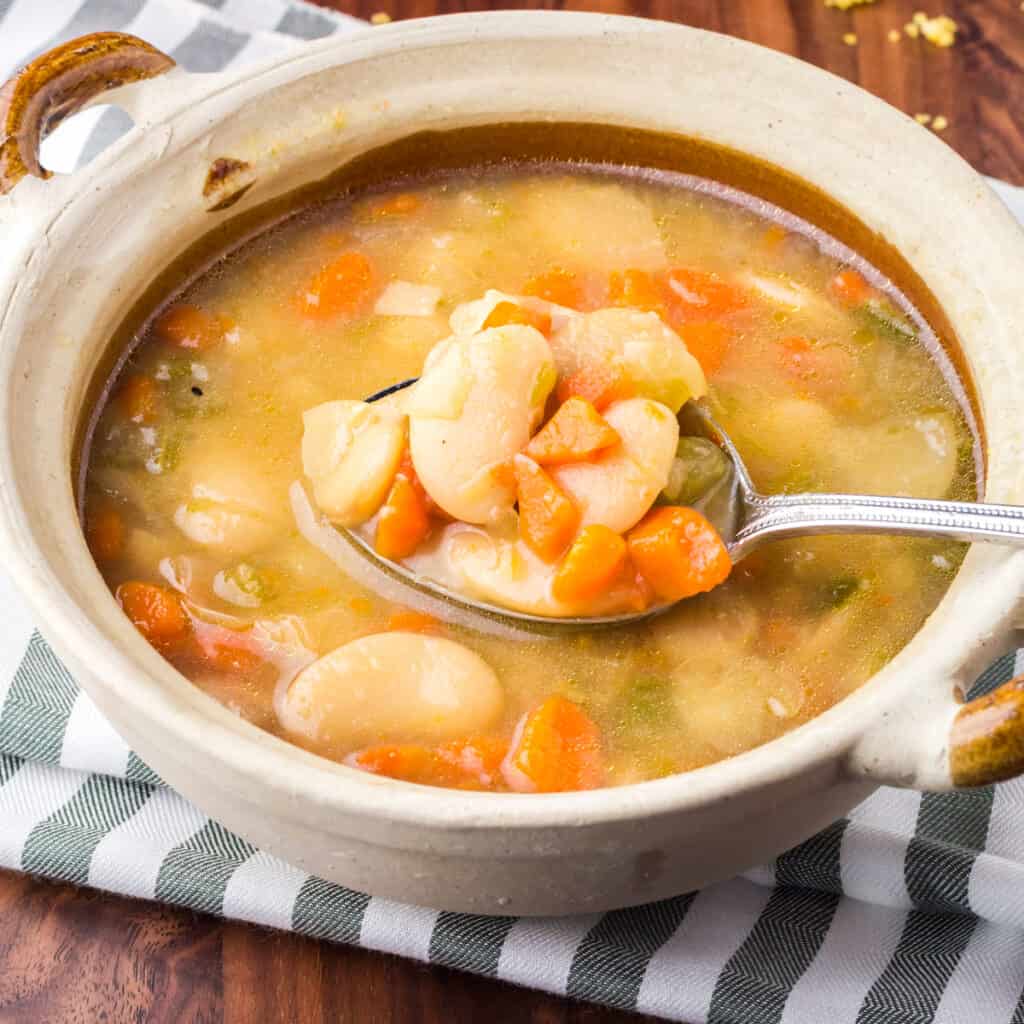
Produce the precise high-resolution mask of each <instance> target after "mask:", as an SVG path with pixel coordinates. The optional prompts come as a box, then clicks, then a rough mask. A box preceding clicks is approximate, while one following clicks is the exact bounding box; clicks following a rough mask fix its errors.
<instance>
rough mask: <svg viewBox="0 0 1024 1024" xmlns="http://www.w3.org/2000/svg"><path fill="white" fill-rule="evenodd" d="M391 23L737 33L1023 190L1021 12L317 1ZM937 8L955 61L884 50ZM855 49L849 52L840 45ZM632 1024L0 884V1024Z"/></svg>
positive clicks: (287, 942)
mask: <svg viewBox="0 0 1024 1024" xmlns="http://www.w3.org/2000/svg"><path fill="white" fill-rule="evenodd" d="M321 2H323V3H324V4H325V6H333V7H335V8H337V9H339V10H343V11H346V12H347V13H349V14H355V15H359V16H362V17H369V16H370V15H372V14H374V13H377V12H378V11H384V12H386V13H388V14H390V15H391V16H392V17H393V18H394V19H396V20H397V19H400V18H411V17H422V16H426V15H430V14H439V13H449V12H454V11H464V10H486V9H490V8H494V7H517V8H523V7H554V8H567V9H578V10H600V11H604V12H607V13H621V14H638V15H643V16H648V17H656V18H664V19H667V20H677V21H682V22H685V23H686V24H690V25H698V26H700V27H703V28H710V29H715V30H717V31H721V32H728V33H730V34H732V35H736V36H741V37H743V38H745V39H750V40H753V41H754V42H757V43H761V44H763V45H765V46H771V47H774V48H775V49H778V50H783V51H785V52H787V53H791V54H794V55H796V56H799V57H802V58H804V59H805V60H808V61H811V62H813V63H815V64H819V65H821V66H823V67H826V68H828V69H830V70H831V71H834V72H836V73H837V74H840V75H843V76H844V77H846V78H848V79H850V80H852V81H855V82H859V83H860V84H861V85H863V86H864V87H865V88H867V89H869V90H871V91H872V92H874V93H876V94H877V95H878V96H881V97H882V98H884V99H886V100H888V101H889V102H890V103H893V104H894V105H895V106H897V107H899V108H900V109H902V110H904V111H906V112H907V113H910V114H916V113H928V114H932V115H937V114H942V115H944V116H945V117H947V118H948V119H949V127H948V128H947V129H946V130H945V132H943V138H944V139H945V140H946V141H947V142H948V143H949V144H950V145H951V146H953V147H954V148H955V149H957V150H958V151H959V152H960V153H961V154H962V155H963V156H964V157H966V159H968V160H969V161H970V162H971V163H972V164H973V165H974V166H975V167H977V168H978V169H979V170H982V171H984V172H985V173H987V174H992V175H995V176H997V177H1001V178H1004V179H1006V180H1007V181H1012V182H1014V183H1015V184H1022V185H1024V11H1022V10H1021V8H1020V2H1019V0H942V2H941V3H937V4H936V3H933V4H931V5H926V4H922V3H921V0H880V2H879V3H877V4H875V5H871V6H868V7H862V8H860V9H859V10H857V11H855V12H853V13H841V12H838V11H834V10H828V9H826V8H825V7H824V4H823V2H822V0H789V2H786V0H589V2H588V0H581V2H573V0H570V2H566V3H558V2H548V3H544V2H536V3H504V4H490V3H486V2H482V0H475V2H456V0H329V2H328V0H321ZM921 7H927V8H928V11H929V13H932V14H935V13H938V12H939V10H940V9H941V11H943V12H944V13H947V14H949V15H951V16H952V17H953V18H955V19H956V21H957V22H958V23H959V24H960V26H961V31H960V36H959V39H958V42H957V45H956V46H954V47H953V48H951V49H948V50H941V49H937V48H935V47H932V46H930V45H929V44H927V43H924V42H923V41H920V40H918V41H913V40H910V39H907V38H905V37H904V38H903V39H902V40H901V42H899V43H891V42H889V41H888V38H887V34H888V32H889V31H890V30H891V29H894V28H895V29H898V28H900V27H901V26H902V25H903V24H904V23H905V22H906V21H908V20H909V19H910V17H911V15H912V14H913V12H914V11H915V10H917V9H920V8H921ZM847 32H855V33H856V35H857V37H858V43H857V45H856V46H848V45H847V44H846V43H844V42H843V35H844V34H845V33H847ZM307 1020H308V1021H317V1020H330V1021H332V1022H350V1021H351V1022H358V1024H391V1022H402V1024H404V1022H417V1024H442V1022H444V1024H461V1022H463V1021H473V1022H475V1021H481V1020H490V1021H500V1022H501V1024H519V1022H522V1024H585V1022H586V1024H613V1022H616V1024H624V1022H626V1021H634V1022H635V1021H642V1020H643V1018H639V1017H636V1016H632V1015H625V1014H619V1013H615V1012H613V1011H609V1010H602V1009H598V1008H594V1007H587V1006H583V1005H580V1004H577V1003H572V1002H570V1001H568V1000H564V999H557V998H553V997H549V996H545V995H542V994H539V993H534V992H527V991H524V990H522V989H516V988H513V987H511V986H508V985H503V984H500V983H498V982H493V981H484V980H482V979H479V978H474V977H472V976H469V975H465V974H459V973H456V972H453V971H449V970H445V969H442V968H431V967H424V966H422V965H418V964H412V963H408V962H405V961H402V960H399V959H396V958H394V957H387V956H381V955H379V954H374V953H366V952H363V951H361V950H357V949H352V948H347V947H341V946H333V945H330V944H328V943H323V942H314V941H311V940H309V939H303V938H299V937H297V936H294V935H286V934H280V933H274V932H270V931H267V930H265V929H260V928H254V927H250V926H247V925H242V924H234V923H231V922H224V921H220V920H217V919H215V918H211V917H204V916H201V915H196V914H192V913H189V912H187V911H182V910H176V909H172V908H168V907H161V906H155V905H152V904H146V903H141V902H137V901H133V900H127V899H121V898H117V897H112V896H102V895H98V894H96V893H92V892H88V891H86V890H78V889H75V888H73V887H71V886H63V885H53V884H50V883H47V882H41V881H37V880H35V879H30V878H26V877H24V876H21V875H16V874H11V873H6V872H0V1022H4V1024H6V1022H13V1021H16V1022H18V1024H23V1022H37V1021H39V1022H42V1021H46V1022H47V1024H53V1022H61V1024H63V1022H69V1024H72V1022H73V1024H78V1022H81V1024H93V1022H96V1021H107V1022H110V1024H120V1022H122V1021H133V1022H134V1021H146V1022H164V1021H166V1022H173V1024H178V1022H192V1021H197V1022H198V1021H202V1022H209V1024H218V1022H222V1021H230V1022H241V1021H245V1022H249V1021H255V1022H259V1024H275V1022H282V1024H283V1022H286V1021H287V1022H292V1021H307Z"/></svg>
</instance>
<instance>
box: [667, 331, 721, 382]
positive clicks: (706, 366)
mask: <svg viewBox="0 0 1024 1024" xmlns="http://www.w3.org/2000/svg"><path fill="white" fill-rule="evenodd" d="M676 329H677V330H678V332H679V336H680V337H681V338H682V339H683V342H684V343H685V344H686V347H687V348H688V349H689V350H690V355H692V356H693V358H694V359H696V360H697V362H698V363H700V368H701V369H702V370H703V371H704V372H705V373H707V374H712V373H715V372H717V371H718V370H719V369H720V368H721V366H722V363H723V362H724V361H725V356H726V353H727V352H728V350H729V342H730V341H731V340H732V331H731V330H730V329H729V328H728V327H726V325H725V324H723V323H721V322H720V321H719V320H696V321H693V322H692V323H682V324H679V325H678V327H677V328H676Z"/></svg>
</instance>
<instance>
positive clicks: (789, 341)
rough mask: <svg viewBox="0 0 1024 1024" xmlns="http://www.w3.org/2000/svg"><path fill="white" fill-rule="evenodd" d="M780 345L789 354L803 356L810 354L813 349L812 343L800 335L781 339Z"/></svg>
mask: <svg viewBox="0 0 1024 1024" xmlns="http://www.w3.org/2000/svg"><path fill="white" fill-rule="evenodd" d="M779 344H780V345H781V346H782V347H783V349H785V350H786V351H787V352H791V353H793V354H794V355H802V354H803V353H804V352H810V350H811V348H812V346H811V342H810V341H809V340H808V339H807V338H804V337H802V336H801V335H799V334H792V335H790V336H789V337H788V338H780V339H779Z"/></svg>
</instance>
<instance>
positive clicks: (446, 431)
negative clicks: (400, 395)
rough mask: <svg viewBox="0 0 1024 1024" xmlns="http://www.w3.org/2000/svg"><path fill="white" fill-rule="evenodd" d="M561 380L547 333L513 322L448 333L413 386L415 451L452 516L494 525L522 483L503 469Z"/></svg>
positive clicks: (431, 488) (430, 487) (424, 476)
mask: <svg viewBox="0 0 1024 1024" xmlns="http://www.w3.org/2000/svg"><path fill="white" fill-rule="evenodd" d="M554 383H555V368H554V361H553V360H552V358H551V349H550V348H549V347H548V343H547V341H545V339H544V335H542V334H541V333H540V331H537V330H535V329H534V328H533V327H526V326H523V325H519V324H510V325H508V326H506V327H492V328H489V329H488V330H485V331H480V332H479V333H477V334H473V335H470V336H465V337H464V336H458V337H452V338H448V339H446V340H445V341H442V342H440V343H439V345H437V346H436V347H435V349H434V350H433V351H432V352H431V353H430V355H429V356H428V358H427V361H426V363H425V364H424V368H423V376H422V377H421V378H420V380H419V383H417V384H416V386H415V388H414V389H413V393H412V395H411V396H410V398H409V400H408V402H407V405H406V408H407V409H408V412H409V450H410V453H411V454H412V461H413V465H414V466H415V467H416V473H417V475H418V476H419V478H420V481H421V482H422V484H423V486H424V487H425V488H426V490H427V493H428V494H429V495H430V497H431V498H433V500H434V501H435V502H436V503H437V504H438V505H440V506H441V508H443V509H444V510H445V511H446V512H447V513H448V514H449V515H450V516H452V517H454V518H455V519H461V520H462V521H463V522H467V523H491V522H495V521H497V520H498V519H500V518H501V517H502V515H503V514H506V513H507V512H509V511H510V510H511V508H512V504H513V502H514V501H515V487H514V486H513V485H512V484H511V482H510V481H509V480H508V479H507V478H506V476H505V475H503V474H501V473H498V472H496V471H497V470H498V469H499V468H500V467H501V466H502V464H503V463H504V462H505V461H506V460H507V459H509V458H510V457H511V456H512V455H514V454H515V453H516V452H518V451H519V450H520V449H521V448H522V447H523V445H525V444H526V442H527V441H529V439H530V435H531V434H532V433H533V430H534V428H535V427H536V426H537V424H538V422H539V420H540V418H541V416H542V415H543V411H544V403H545V402H546V401H547V397H548V394H549V393H550V391H551V389H552V387H554Z"/></svg>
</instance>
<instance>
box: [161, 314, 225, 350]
mask: <svg viewBox="0 0 1024 1024" xmlns="http://www.w3.org/2000/svg"><path fill="white" fill-rule="evenodd" d="M227 329H228V324H227V323H226V322H225V321H224V320H223V319H222V318H221V317H219V316H215V315H214V314H213V313H208V312H206V310H205V309H200V308H199V307H198V306H192V305H189V304H188V303H184V304H181V305H177V306H171V307H170V309H166V310H164V312H163V313H161V314H160V316H158V317H157V319H156V322H155V323H154V324H153V330H154V331H155V332H156V333H157V334H158V335H159V336H160V337H161V338H163V340H164V341H168V342H170V343H171V344H172V345H177V346H178V347H179V348H190V349H197V350H202V349H207V348H212V347H213V346H214V345H216V344H217V343H218V342H219V341H220V340H221V339H222V338H223V337H224V335H225V333H226V332H227Z"/></svg>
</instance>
